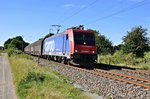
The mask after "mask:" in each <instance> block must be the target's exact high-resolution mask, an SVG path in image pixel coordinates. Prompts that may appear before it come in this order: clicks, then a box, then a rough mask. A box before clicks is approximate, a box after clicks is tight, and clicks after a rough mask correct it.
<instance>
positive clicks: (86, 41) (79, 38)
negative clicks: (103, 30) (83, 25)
mask: <svg viewBox="0 0 150 99" xmlns="http://www.w3.org/2000/svg"><path fill="white" fill-rule="evenodd" d="M74 42H75V44H79V45H95V36H94V34H93V33H79V32H74Z"/></svg>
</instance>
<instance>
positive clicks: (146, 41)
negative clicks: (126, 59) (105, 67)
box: [96, 26, 150, 57]
mask: <svg viewBox="0 0 150 99" xmlns="http://www.w3.org/2000/svg"><path fill="white" fill-rule="evenodd" d="M96 45H97V52H98V53H99V54H100V55H108V54H111V55H112V54H114V53H115V52H116V51H120V50H121V51H123V53H125V54H129V53H132V54H133V55H135V56H136V57H143V56H144V53H145V52H148V51H150V38H149V37H147V29H145V28H143V27H142V26H135V27H133V28H132V29H131V31H127V35H126V36H123V37H122V44H119V45H117V46H113V45H112V42H111V41H110V40H109V39H108V38H107V37H106V36H104V35H101V34H100V33H99V31H96Z"/></svg>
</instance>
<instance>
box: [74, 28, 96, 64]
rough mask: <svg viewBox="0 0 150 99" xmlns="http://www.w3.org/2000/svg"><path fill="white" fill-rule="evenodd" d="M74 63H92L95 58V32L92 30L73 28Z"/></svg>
mask: <svg viewBox="0 0 150 99" xmlns="http://www.w3.org/2000/svg"><path fill="white" fill-rule="evenodd" d="M73 37H74V54H73V56H72V57H73V61H74V62H75V63H79V64H82V63H87V64H88V63H94V62H95V61H96V60H97V51H96V43H95V32H94V31H92V30H73Z"/></svg>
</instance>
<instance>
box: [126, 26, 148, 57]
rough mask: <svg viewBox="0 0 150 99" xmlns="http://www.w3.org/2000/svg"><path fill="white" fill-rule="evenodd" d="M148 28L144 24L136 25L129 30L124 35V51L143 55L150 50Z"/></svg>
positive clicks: (138, 55)
mask: <svg viewBox="0 0 150 99" xmlns="http://www.w3.org/2000/svg"><path fill="white" fill-rule="evenodd" d="M146 31H147V29H144V28H142V26H136V27H134V28H132V29H131V31H127V35H126V36H124V37H123V44H124V46H123V51H124V52H125V53H133V54H135V55H136V56H137V57H143V55H144V52H146V51H148V50H149V44H150V42H149V38H148V37H146V35H147V32H146Z"/></svg>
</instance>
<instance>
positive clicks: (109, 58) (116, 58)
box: [98, 51, 150, 70]
mask: <svg viewBox="0 0 150 99" xmlns="http://www.w3.org/2000/svg"><path fill="white" fill-rule="evenodd" d="M98 63H104V64H111V65H118V66H127V67H133V68H137V69H143V70H150V52H147V53H145V55H144V57H143V58H138V57H135V55H133V54H124V53H123V52H122V51H117V52H116V53H114V54H113V55H105V56H103V55H99V58H98Z"/></svg>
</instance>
